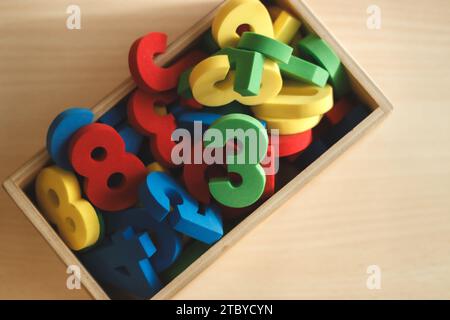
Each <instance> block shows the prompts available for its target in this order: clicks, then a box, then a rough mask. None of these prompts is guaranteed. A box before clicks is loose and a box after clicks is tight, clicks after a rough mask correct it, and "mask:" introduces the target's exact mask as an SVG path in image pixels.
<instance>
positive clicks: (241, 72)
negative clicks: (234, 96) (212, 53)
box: [217, 48, 264, 97]
mask: <svg viewBox="0 0 450 320" xmlns="http://www.w3.org/2000/svg"><path fill="white" fill-rule="evenodd" d="M222 54H223V55H227V56H228V59H229V61H230V67H231V69H232V70H235V71H236V76H235V81H234V91H236V92H237V93H239V94H240V95H241V96H243V97H249V96H257V95H258V94H259V90H260V89H261V79H262V74H263V71H264V56H263V55H262V54H260V53H258V52H254V51H248V50H242V49H236V48H224V49H222V50H220V51H219V52H217V55H222Z"/></svg>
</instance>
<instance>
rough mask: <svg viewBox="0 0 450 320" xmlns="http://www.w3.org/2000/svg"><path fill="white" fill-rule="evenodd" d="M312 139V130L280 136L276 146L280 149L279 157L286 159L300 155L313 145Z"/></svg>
mask: <svg viewBox="0 0 450 320" xmlns="http://www.w3.org/2000/svg"><path fill="white" fill-rule="evenodd" d="M271 138H272V137H271ZM312 139H313V135H312V130H307V131H305V132H301V133H297V134H291V135H280V136H278V143H276V144H275V147H278V152H279V155H278V156H279V157H280V158H284V157H288V156H290V155H293V154H296V153H299V152H300V151H303V150H305V149H306V148H307V147H308V146H309V145H310V144H311V142H312Z"/></svg>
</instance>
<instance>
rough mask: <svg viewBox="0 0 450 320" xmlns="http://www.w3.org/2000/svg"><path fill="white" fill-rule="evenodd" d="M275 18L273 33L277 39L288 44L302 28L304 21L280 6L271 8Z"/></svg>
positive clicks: (272, 15)
mask: <svg viewBox="0 0 450 320" xmlns="http://www.w3.org/2000/svg"><path fill="white" fill-rule="evenodd" d="M269 12H270V15H271V17H272V20H273V33H274V37H275V39H277V40H278V41H281V42H284V43H286V44H289V43H291V41H292V40H293V39H294V37H295V35H296V34H297V32H298V31H299V29H300V26H301V25H302V23H301V22H300V20H298V19H297V18H295V17H294V16H293V15H291V14H290V13H289V12H287V11H285V10H282V9H280V8H278V7H275V6H274V7H270V8H269Z"/></svg>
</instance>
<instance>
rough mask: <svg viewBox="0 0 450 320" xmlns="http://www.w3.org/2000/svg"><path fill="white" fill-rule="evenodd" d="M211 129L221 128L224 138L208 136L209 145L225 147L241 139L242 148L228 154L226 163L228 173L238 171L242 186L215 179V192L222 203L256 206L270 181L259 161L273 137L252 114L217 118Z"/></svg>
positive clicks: (237, 206) (214, 195) (237, 205)
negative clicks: (228, 143)
mask: <svg viewBox="0 0 450 320" xmlns="http://www.w3.org/2000/svg"><path fill="white" fill-rule="evenodd" d="M211 129H215V130H219V132H220V133H221V135H222V137H223V139H214V140H213V141H206V139H205V147H212V148H223V147H224V146H225V145H226V143H227V142H228V141H230V140H235V139H237V140H238V144H240V151H239V152H237V154H227V156H226V162H227V163H226V164H227V169H228V172H229V173H236V174H238V175H239V176H240V177H241V180H242V181H241V183H240V184H239V185H233V183H231V181H230V179H229V178H215V179H211V180H210V182H209V190H210V192H211V195H212V196H213V197H214V199H216V200H217V201H218V202H220V203H221V204H223V205H225V206H228V207H232V208H244V207H247V206H250V205H252V204H253V203H255V202H256V201H257V200H258V199H259V198H260V197H261V195H262V193H263V191H264V187H265V184H266V175H265V173H264V169H263V168H262V166H261V165H260V164H259V163H260V162H261V161H262V159H263V158H264V156H265V154H266V153H267V149H268V143H269V138H268V136H267V132H266V130H265V128H264V127H263V126H262V125H261V123H260V121H258V120H257V119H255V118H253V117H251V116H249V115H244V114H229V115H226V116H223V117H221V118H220V119H218V120H217V121H215V122H214V123H213V124H212V125H211V126H210V128H209V129H208V131H209V130H211ZM208 131H207V132H206V133H205V137H207V136H208Z"/></svg>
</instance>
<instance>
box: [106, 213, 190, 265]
mask: <svg viewBox="0 0 450 320" xmlns="http://www.w3.org/2000/svg"><path fill="white" fill-rule="evenodd" d="M105 223H106V227H107V230H108V232H109V233H115V232H118V231H120V230H123V229H125V228H127V227H133V229H134V230H138V231H140V230H142V231H146V232H148V233H149V234H150V235H151V237H153V236H154V237H155V241H154V243H155V246H156V252H155V254H154V255H152V257H151V258H150V261H151V263H152V266H153V267H154V268H155V270H156V272H161V271H163V270H165V269H167V268H168V267H169V266H171V265H172V264H173V263H174V262H175V260H176V259H177V258H178V256H179V255H180V253H181V249H182V241H181V237H180V236H179V235H178V234H177V233H176V232H175V231H174V230H173V229H172V228H171V227H170V225H169V224H168V223H167V222H166V221H160V222H158V221H156V220H155V219H153V218H152V216H151V214H150V213H149V212H148V210H147V209H144V208H134V209H128V210H125V211H121V212H116V213H114V214H108V215H105Z"/></svg>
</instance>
